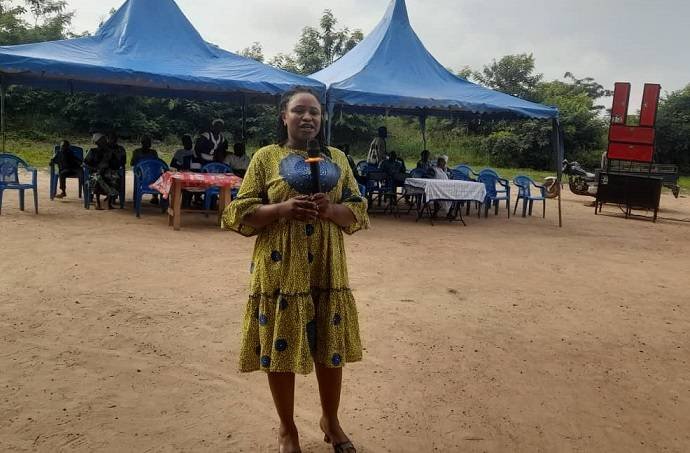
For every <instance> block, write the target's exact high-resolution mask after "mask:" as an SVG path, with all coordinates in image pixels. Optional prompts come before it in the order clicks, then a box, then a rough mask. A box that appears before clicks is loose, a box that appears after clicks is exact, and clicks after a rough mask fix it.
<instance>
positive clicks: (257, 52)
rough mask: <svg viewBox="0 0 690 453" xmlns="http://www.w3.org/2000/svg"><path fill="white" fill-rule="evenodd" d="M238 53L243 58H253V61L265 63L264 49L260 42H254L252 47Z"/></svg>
mask: <svg viewBox="0 0 690 453" xmlns="http://www.w3.org/2000/svg"><path fill="white" fill-rule="evenodd" d="M237 53H239V54H240V55H242V56H243V57H247V58H251V59H252V60H256V61H258V62H260V63H263V62H264V49H263V47H262V46H261V43H260V42H258V41H254V42H253V43H252V45H251V46H249V47H245V48H244V49H243V50H241V51H239V52H237Z"/></svg>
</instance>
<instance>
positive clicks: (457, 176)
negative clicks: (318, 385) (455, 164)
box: [450, 168, 476, 181]
mask: <svg viewBox="0 0 690 453" xmlns="http://www.w3.org/2000/svg"><path fill="white" fill-rule="evenodd" d="M450 179H453V180H455V181H476V180H475V179H473V178H470V177H469V176H468V175H467V173H464V172H462V171H460V170H457V169H455V168H452V169H451V170H450Z"/></svg>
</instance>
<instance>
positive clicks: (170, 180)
mask: <svg viewBox="0 0 690 453" xmlns="http://www.w3.org/2000/svg"><path fill="white" fill-rule="evenodd" d="M240 185H242V178H240V177H238V176H235V175H233V174H222V173H193V172H171V171H167V172H165V173H163V175H161V177H160V178H158V180H156V182H154V183H153V184H151V185H150V186H149V187H151V188H152V189H155V190H157V191H159V192H160V193H161V196H162V197H163V198H165V199H168V198H169V201H170V203H169V204H170V208H168V224H169V225H170V226H172V227H173V228H174V229H175V230H179V229H180V223H181V219H180V215H181V213H182V190H183V189H197V190H202V191H204V190H207V189H209V188H211V187H217V188H218V189H219V190H218V222H220V218H221V216H222V215H223V210H224V209H225V207H226V206H227V205H228V204H229V203H230V201H232V189H234V188H239V187H240Z"/></svg>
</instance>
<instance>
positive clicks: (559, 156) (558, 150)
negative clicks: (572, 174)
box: [552, 119, 565, 228]
mask: <svg viewBox="0 0 690 453" xmlns="http://www.w3.org/2000/svg"><path fill="white" fill-rule="evenodd" d="M552 124H553V132H552V142H553V154H554V159H555V161H556V175H557V177H556V184H558V227H559V228H563V209H562V205H561V188H562V187H563V185H562V184H561V180H562V179H563V168H562V165H563V159H564V158H565V156H564V148H563V143H561V124H560V121H558V120H557V119H554V120H553V123H552Z"/></svg>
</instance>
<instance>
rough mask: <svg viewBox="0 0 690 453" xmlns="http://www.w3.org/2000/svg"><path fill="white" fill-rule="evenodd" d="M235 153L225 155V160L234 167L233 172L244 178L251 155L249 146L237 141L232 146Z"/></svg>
mask: <svg viewBox="0 0 690 453" xmlns="http://www.w3.org/2000/svg"><path fill="white" fill-rule="evenodd" d="M232 150H233V153H232V154H228V155H227V156H225V159H224V161H223V162H225V164H226V165H229V166H230V168H232V172H233V173H234V174H236V175H237V176H239V177H241V178H244V174H245V173H246V172H247V168H248V167H249V156H247V154H246V151H247V147H246V145H245V144H244V143H241V142H239V143H235V144H234V145H233V147H232Z"/></svg>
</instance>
